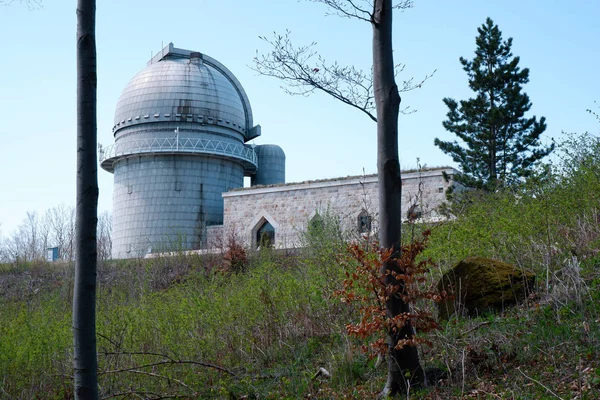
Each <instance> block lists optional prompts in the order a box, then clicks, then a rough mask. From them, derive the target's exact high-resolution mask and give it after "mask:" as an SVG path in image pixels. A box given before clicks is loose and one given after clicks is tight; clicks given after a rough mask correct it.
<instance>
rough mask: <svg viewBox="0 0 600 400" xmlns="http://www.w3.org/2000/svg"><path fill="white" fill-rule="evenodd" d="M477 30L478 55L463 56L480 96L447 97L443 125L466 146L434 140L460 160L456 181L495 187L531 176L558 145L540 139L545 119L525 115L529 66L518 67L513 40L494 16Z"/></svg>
mask: <svg viewBox="0 0 600 400" xmlns="http://www.w3.org/2000/svg"><path fill="white" fill-rule="evenodd" d="M477 31H478V32H479V36H478V37H477V38H476V39H475V43H476V46H477V48H476V49H475V58H473V60H472V61H469V60H466V59H465V58H463V57H461V58H460V63H461V64H462V65H463V69H464V70H465V72H466V73H467V75H468V77H469V87H470V88H471V89H472V90H473V91H474V92H475V93H476V97H475V98H471V99H469V100H461V101H460V102H457V101H456V100H454V99H451V98H445V99H444V103H445V104H446V105H447V106H448V109H449V110H448V114H447V117H448V119H447V120H446V121H444V122H443V125H444V128H446V130H448V131H449V132H452V133H454V134H455V135H456V136H458V138H459V139H460V140H461V141H462V142H463V143H464V145H462V144H459V143H458V142H457V141H453V142H445V141H442V140H440V139H438V138H436V139H435V142H434V143H435V145H436V146H438V147H439V148H440V149H441V150H442V151H443V152H444V153H446V154H448V155H450V156H452V159H453V160H454V161H455V162H457V163H459V164H460V168H461V170H462V173H461V174H460V175H459V176H456V177H455V179H456V180H457V181H459V182H461V183H463V184H465V185H466V186H469V187H477V188H485V189H487V190H495V189H496V188H498V187H499V186H504V185H507V184H508V185H510V184H512V183H515V182H517V181H519V179H521V178H524V177H527V176H529V175H530V174H531V172H532V168H533V166H534V164H535V162H536V161H538V160H540V159H542V158H544V157H545V156H547V155H548V154H549V153H550V152H551V151H552V150H553V149H554V145H551V146H548V147H545V146H542V144H541V143H540V140H539V138H540V135H541V134H542V133H543V132H544V131H545V130H546V119H545V118H544V117H541V118H540V120H539V121H538V120H537V119H536V117H535V116H533V117H531V118H527V117H525V114H526V113H527V112H528V111H529V109H530V108H531V102H530V101H529V96H527V94H526V93H524V92H522V86H523V85H524V84H526V83H527V82H529V69H527V68H524V69H520V68H519V57H513V54H512V53H511V46H512V38H509V39H508V40H505V41H503V40H502V32H500V29H498V26H497V25H495V24H494V22H493V21H492V20H491V19H490V18H488V19H487V20H486V22H485V24H483V25H482V26H481V27H480V28H477ZM465 146H466V147H465Z"/></svg>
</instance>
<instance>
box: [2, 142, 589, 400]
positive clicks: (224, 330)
mask: <svg viewBox="0 0 600 400" xmlns="http://www.w3.org/2000/svg"><path fill="white" fill-rule="evenodd" d="M561 154H562V157H563V159H562V161H561V163H560V164H558V165H555V166H548V167H547V168H543V169H540V173H539V175H538V176H536V177H534V178H532V179H531V180H530V181H529V182H527V183H526V184H524V185H523V186H522V187H520V188H518V189H512V190H510V191H508V190H507V191H504V192H498V193H494V194H483V193H467V194H463V195H461V196H460V197H457V198H455V201H454V203H453V205H452V206H451V207H449V209H448V212H449V213H450V214H452V215H453V216H455V217H456V218H455V219H453V220H452V221H451V222H447V223H444V224H441V225H436V226H432V227H429V228H432V232H433V234H432V237H431V240H430V243H429V247H428V248H427V250H426V254H425V255H426V256H427V257H431V258H432V260H433V261H434V262H435V264H436V267H435V268H434V269H433V270H432V271H431V273H430V274H429V275H428V279H427V282H425V283H424V285H425V286H432V285H434V284H435V283H436V282H437V280H438V279H439V277H440V276H441V274H442V273H443V272H444V271H446V270H447V269H448V268H450V267H451V266H452V265H454V264H455V263H456V262H458V261H459V260H460V259H462V258H464V257H466V256H472V255H477V256H487V257H493V258H497V259H500V260H503V261H506V262H510V263H513V264H515V265H517V266H519V267H522V268H526V269H529V270H532V271H534V272H535V274H536V276H537V285H536V290H535V293H533V294H532V295H531V296H530V297H529V298H528V299H527V301H526V302H525V303H523V304H521V305H520V306H518V307H515V308H512V309H507V310H505V311H504V312H502V313H500V314H497V315H482V316H479V317H477V318H467V317H464V316H457V317H454V318H452V319H450V320H449V321H447V322H444V323H443V324H442V326H441V329H440V330H437V331H434V332H431V333H429V334H427V335H428V336H427V338H428V339H429V340H430V341H431V342H432V346H431V347H427V346H424V347H422V348H421V357H422V361H423V365H424V367H425V368H426V369H427V370H428V371H431V378H432V380H431V382H430V383H431V385H430V387H429V388H427V389H424V390H421V391H418V392H417V391H413V392H411V393H410V395H409V396H410V397H411V398H425V399H449V398H457V399H458V398H478V399H546V398H547V399H558V398H562V399H573V398H577V399H600V350H599V349H600V255H599V254H598V249H599V248H600V247H599V244H600V243H599V240H600V146H598V143H597V142H596V141H595V140H594V139H591V138H589V137H588V138H585V137H584V138H580V139H578V140H576V141H573V142H571V143H567V144H566V145H564V146H563V150H562V153H561ZM422 228H423V227H417V226H414V227H407V230H406V232H407V234H406V235H405V238H407V239H408V238H410V232H411V230H413V229H414V232H415V235H417V234H418V231H419V229H422ZM305 239H306V245H307V247H306V248H305V249H303V250H302V251H299V252H295V253H293V254H286V253H281V252H274V251H270V250H265V251H262V252H258V253H249V254H248V258H247V260H245V259H243V257H241V258H240V257H239V254H238V255H237V257H238V258H237V259H236V260H237V261H240V260H241V261H240V262H233V261H232V259H231V257H228V258H227V257H226V258H223V257H221V256H204V257H199V256H180V257H170V258H155V259H149V260H130V261H119V262H109V263H107V264H106V265H102V266H100V268H99V275H98V279H99V292H98V303H99V304H98V317H97V321H98V334H99V336H98V351H99V368H100V377H99V382H100V393H101V397H102V398H122V399H133V398H151V399H152V398H154V399H158V398H225V399H229V398H238V399H251V398H254V399H281V398H289V399H296V398H311V399H312V398H319V399H351V398H355V399H362V398H374V397H375V396H376V395H377V393H378V392H379V390H381V388H382V387H383V384H384V381H385V377H386V371H385V367H384V366H379V367H378V366H376V360H375V359H371V358H369V357H368V356H366V355H364V354H363V353H361V351H360V350H359V348H360V345H362V344H364V343H363V342H362V341H360V340H358V339H355V338H353V337H349V336H348V335H347V334H346V330H345V326H346V324H348V323H351V322H356V321H357V320H358V319H359V317H360V316H359V315H358V313H357V311H356V310H355V309H353V308H352V307H351V306H349V305H347V304H344V303H342V302H341V301H340V299H339V298H337V297H336V296H334V295H333V293H334V291H335V290H338V289H340V288H341V284H342V281H343V279H344V276H345V275H344V273H345V271H344V268H345V267H344V263H340V262H339V255H340V254H341V253H343V252H344V251H345V245H344V237H343V235H341V234H340V232H338V230H337V227H336V225H335V223H334V221H333V222H332V221H329V222H328V223H325V224H324V226H323V227H322V228H320V229H318V230H316V231H313V232H311V233H310V234H309V235H308V236H307V237H306V238H305ZM229 256H231V254H229ZM72 275H73V271H72V267H71V266H69V265H56V264H52V265H49V264H43V263H42V264H38V265H18V266H16V265H2V266H0V398H7V399H13V398H16V399H33V398H39V399H65V398H71V397H72V388H71V386H72V381H71V369H72V366H71V365H72V334H71V328H70V327H71V296H72ZM417 306H418V307H419V308H421V309H424V310H432V311H434V309H435V305H434V304H433V303H419V304H418V305H417ZM321 367H322V368H324V369H325V370H327V372H328V373H329V374H330V375H331V376H330V377H329V378H327V377H324V376H322V375H321V376H315V375H316V373H317V371H318V370H319V368H321Z"/></svg>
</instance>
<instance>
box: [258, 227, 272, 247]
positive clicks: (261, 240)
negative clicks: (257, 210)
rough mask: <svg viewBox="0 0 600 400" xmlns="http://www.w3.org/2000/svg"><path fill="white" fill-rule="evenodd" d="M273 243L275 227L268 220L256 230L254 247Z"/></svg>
mask: <svg viewBox="0 0 600 400" xmlns="http://www.w3.org/2000/svg"><path fill="white" fill-rule="evenodd" d="M274 244H275V228H273V225H271V223H270V222H269V221H265V222H264V223H263V224H262V226H261V227H260V228H258V230H257V231H256V247H257V248H259V247H260V248H261V249H263V248H267V247H273V245H274Z"/></svg>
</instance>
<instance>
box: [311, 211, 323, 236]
mask: <svg viewBox="0 0 600 400" xmlns="http://www.w3.org/2000/svg"><path fill="white" fill-rule="evenodd" d="M324 229H325V223H324V222H323V218H322V217H321V215H320V214H319V213H316V214H315V216H314V217H312V218H311V220H310V221H308V231H309V232H313V233H314V232H323V230H324Z"/></svg>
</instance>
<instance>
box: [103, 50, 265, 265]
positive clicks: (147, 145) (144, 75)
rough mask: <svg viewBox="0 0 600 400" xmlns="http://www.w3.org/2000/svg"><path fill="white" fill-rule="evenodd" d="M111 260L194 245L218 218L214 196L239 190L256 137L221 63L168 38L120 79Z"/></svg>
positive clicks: (251, 165) (110, 157) (107, 160)
mask: <svg viewBox="0 0 600 400" xmlns="http://www.w3.org/2000/svg"><path fill="white" fill-rule="evenodd" d="M113 132H114V137H115V144H114V145H113V146H108V147H106V148H105V149H102V150H101V153H100V158H101V166H102V168H104V169H105V170H107V171H109V172H113V173H114V192H113V235H112V239H113V257H115V258H128V257H139V256H143V255H145V254H146V253H148V252H149V251H167V250H180V249H181V250H186V249H196V248H199V247H200V246H201V245H202V244H203V242H204V239H205V229H206V227H207V226H210V225H218V224H222V223H223V199H222V197H221V194H222V193H223V192H226V191H229V190H231V189H234V188H238V187H242V186H243V180H244V175H247V176H249V175H253V174H254V173H255V171H256V169H257V157H256V154H255V152H254V150H253V149H252V147H250V146H249V145H246V144H245V142H247V141H248V140H250V139H252V138H254V137H257V136H258V135H260V126H253V122H252V110H251V108H250V103H249V101H248V98H247V96H246V94H245V92H244V89H243V88H242V86H241V85H240V83H239V82H238V81H237V79H236V78H235V77H234V76H233V74H232V73H231V72H229V70H228V69H227V68H225V66H223V65H222V64H221V63H219V62H218V61H216V60H214V59H212V58H210V57H208V56H206V55H204V54H201V53H198V52H191V51H189V50H183V49H177V48H174V47H173V44H172V43H170V44H169V45H168V46H167V47H165V48H164V49H163V50H162V51H161V52H160V54H157V55H156V56H155V57H153V58H152V59H151V60H150V61H149V63H148V65H147V67H146V68H144V69H143V70H142V71H141V72H140V73H138V74H137V75H136V76H135V77H134V78H133V79H132V80H131V82H129V84H128V85H127V87H126V88H125V90H124V91H123V93H122V95H121V97H120V98H119V102H118V103H117V109H116V112H115V125H114V127H113Z"/></svg>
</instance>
